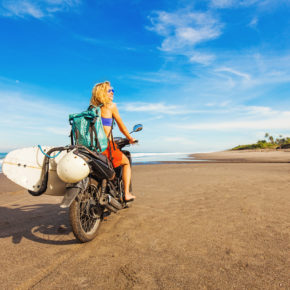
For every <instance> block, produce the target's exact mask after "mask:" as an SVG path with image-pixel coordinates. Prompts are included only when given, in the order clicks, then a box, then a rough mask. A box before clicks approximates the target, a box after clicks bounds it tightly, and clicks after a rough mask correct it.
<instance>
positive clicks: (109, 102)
mask: <svg viewBox="0 0 290 290" xmlns="http://www.w3.org/2000/svg"><path fill="white" fill-rule="evenodd" d="M113 97H114V90H113V88H112V87H111V84H110V82H108V81H106V82H103V83H99V84H96V85H95V86H94V88H93V91H92V98H91V102H90V103H91V105H93V106H100V105H102V106H101V114H102V116H101V117H102V122H103V127H104V131H105V133H106V135H107V137H108V139H109V142H110V145H111V146H110V145H109V146H108V148H107V150H105V151H104V152H103V154H104V155H106V156H107V157H108V158H109V159H110V156H112V159H113V160H112V163H113V166H114V167H118V166H121V165H122V166H123V182H124V190H125V200H126V201H132V200H134V199H135V196H134V195H132V194H131V193H130V192H129V186H130V180H131V167H130V162H129V160H128V158H127V156H126V155H125V154H123V153H122V152H121V151H120V150H119V149H118V148H117V145H116V144H115V143H114V144H113V140H112V135H111V128H112V122H113V119H115V120H116V122H117V124H118V127H119V129H120V131H121V132H122V133H123V134H124V135H125V137H126V138H127V139H129V142H130V143H131V144H132V143H134V142H135V141H136V140H135V139H134V138H132V137H131V135H130V133H129V131H128V130H127V128H126V126H125V125H124V123H123V121H122V119H121V117H120V115H119V112H118V109H117V106H116V104H115V103H113ZM109 148H111V154H110V151H109V150H110V149H109Z"/></svg>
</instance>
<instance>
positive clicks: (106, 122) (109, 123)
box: [101, 117, 113, 126]
mask: <svg viewBox="0 0 290 290" xmlns="http://www.w3.org/2000/svg"><path fill="white" fill-rule="evenodd" d="M101 118H102V123H103V126H112V122H113V118H103V117H101Z"/></svg>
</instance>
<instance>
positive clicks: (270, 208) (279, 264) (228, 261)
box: [0, 151, 290, 289]
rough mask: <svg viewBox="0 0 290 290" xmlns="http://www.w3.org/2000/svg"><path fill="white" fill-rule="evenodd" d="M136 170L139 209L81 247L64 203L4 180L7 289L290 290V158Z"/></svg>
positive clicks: (2, 256) (218, 156)
mask: <svg viewBox="0 0 290 290" xmlns="http://www.w3.org/2000/svg"><path fill="white" fill-rule="evenodd" d="M194 156H195V158H200V159H206V160H208V161H207V162H197V163H188V164H184V163H182V164H159V165H138V166H134V167H133V187H134V188H133V189H134V193H135V194H136V195H137V200H136V201H135V202H134V203H133V204H132V206H131V207H130V208H128V209H125V210H122V211H120V212H118V213H117V214H112V215H111V216H109V217H108V218H107V220H106V221H104V222H103V224H102V226H101V228H100V230H99V234H98V236H97V238H96V239H95V240H93V241H92V242H90V243H87V244H79V243H77V242H76V240H75V239H74V236H73V234H72V232H71V228H70V225H69V220H68V214H67V210H63V209H61V208H60V207H59V202H60V200H61V198H59V197H50V196H46V195H43V196H40V197H32V196H30V195H29V194H28V193H27V191H25V190H23V189H22V188H20V187H18V186H16V185H14V184H13V183H12V182H10V181H8V180H7V179H6V178H5V177H4V176H3V174H0V228H1V231H0V268H1V272H0V282H1V288H2V289H32V288H33V289H290V275H289V273H290V211H289V205H290V175H289V174H290V164H288V163H289V162H290V152H286V151H285V152H242V153H241V152H218V153H210V154H194Z"/></svg>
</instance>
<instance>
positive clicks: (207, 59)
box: [189, 52, 215, 65]
mask: <svg viewBox="0 0 290 290" xmlns="http://www.w3.org/2000/svg"><path fill="white" fill-rule="evenodd" d="M214 59H215V56H214V55H213V54H205V53H199V52H196V53H194V54H193V55H192V56H191V57H190V59H189V60H190V62H197V63H200V64H205V65H208V64H210V63H212V62H213V60H214Z"/></svg>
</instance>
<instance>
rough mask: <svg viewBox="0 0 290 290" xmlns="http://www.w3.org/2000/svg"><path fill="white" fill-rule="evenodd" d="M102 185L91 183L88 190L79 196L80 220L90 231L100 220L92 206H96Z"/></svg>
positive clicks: (84, 228)
mask: <svg viewBox="0 0 290 290" xmlns="http://www.w3.org/2000/svg"><path fill="white" fill-rule="evenodd" d="M100 190H101V189H100V187H96V186H95V185H92V184H91V185H89V186H88V187H87V188H86V190H85V191H84V192H83V193H82V194H81V195H80V196H79V200H80V203H79V209H80V222H81V226H82V228H83V230H84V231H85V232H90V231H91V230H92V229H93V228H94V226H95V224H96V223H97V222H99V218H98V217H96V215H95V214H94V212H96V211H94V210H93V209H92V207H95V206H96V202H95V200H96V199H97V197H98V194H99V192H100Z"/></svg>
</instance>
